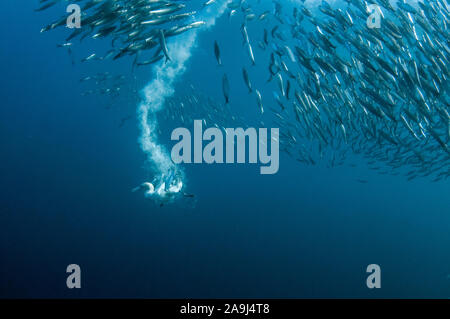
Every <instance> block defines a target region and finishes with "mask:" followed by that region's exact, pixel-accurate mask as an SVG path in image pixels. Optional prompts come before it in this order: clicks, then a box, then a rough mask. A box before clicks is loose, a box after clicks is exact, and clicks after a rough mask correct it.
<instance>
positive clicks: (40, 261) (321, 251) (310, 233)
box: [0, 1, 450, 298]
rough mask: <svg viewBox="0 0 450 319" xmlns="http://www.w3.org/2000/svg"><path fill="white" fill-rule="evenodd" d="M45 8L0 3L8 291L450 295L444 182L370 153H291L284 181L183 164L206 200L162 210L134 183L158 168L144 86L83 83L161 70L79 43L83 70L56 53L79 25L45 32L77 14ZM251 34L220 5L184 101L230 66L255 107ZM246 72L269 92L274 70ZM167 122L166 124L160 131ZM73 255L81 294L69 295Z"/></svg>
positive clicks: (239, 104)
mask: <svg viewBox="0 0 450 319" xmlns="http://www.w3.org/2000/svg"><path fill="white" fill-rule="evenodd" d="M36 7H37V3H35V2H31V1H30V2H27V3H26V4H21V5H18V4H17V3H16V2H15V1H3V2H1V3H0V11H1V12H2V13H3V14H2V19H1V21H0V34H1V37H0V38H1V39H2V43H1V49H0V64H1V67H0V70H1V71H2V77H1V82H2V85H1V88H0V92H1V96H0V97H1V101H2V102H1V107H0V130H1V132H0V148H1V161H0V164H1V165H0V176H1V178H0V194H1V195H0V297H2V298H5V297H8V298H10V297H12V298H17V297H27V298H28V297H31V298H41V297H43V298H47V297H65V298H66V297H67V298H72V297H124V298H129V297H139V298H187V297H189V298H196V297H202V298H220V297H224V298H230V297H233V298H250V297H252V298H282V297H284V298H298V297H332V298H334V297H362V298H366V297H374V298H383V297H389V298H390V297H396V298H398V297H426V298H437V297H439V298H447V297H449V296H450V253H449V249H448V247H449V245H450V232H449V225H450V214H449V213H450V209H449V208H450V196H449V189H450V188H449V187H450V184H449V182H448V180H447V181H442V182H438V183H432V182H431V181H429V180H426V179H415V180H412V181H407V179H406V178H405V177H402V176H390V175H379V174H377V172H375V171H373V170H369V169H368V168H366V166H365V165H364V164H363V162H358V163H357V164H358V166H357V167H351V166H348V165H346V166H343V167H334V168H326V167H322V166H320V165H319V166H304V165H302V164H300V163H298V162H296V161H295V160H294V159H292V158H290V157H289V156H287V155H286V154H285V153H283V152H281V153H280V170H279V172H278V173H277V174H275V175H260V174H259V165H250V164H247V165H243V164H236V165H212V166H208V165H194V164H192V165H185V166H184V170H185V174H186V182H187V187H188V190H189V192H191V193H193V194H195V195H196V199H197V204H196V206H195V208H194V209H193V208H191V207H185V206H183V205H177V204H174V205H166V206H163V207H159V205H157V204H155V203H154V202H152V201H149V200H148V199H145V198H144V197H143V196H139V195H138V194H136V193H132V192H131V191H130V190H131V189H132V188H133V187H135V186H136V185H138V184H139V183H141V182H142V181H144V180H147V179H149V178H150V176H149V172H148V170H147V169H146V168H145V167H144V166H145V154H144V153H143V152H142V151H141V149H140V146H139V144H138V137H139V134H140V131H139V128H138V122H137V118H136V108H137V105H138V103H139V100H140V98H139V94H138V93H136V92H133V91H132V90H131V89H130V90H129V91H128V92H126V93H124V95H125V96H126V98H121V99H120V100H119V101H118V102H117V101H116V102H115V101H114V99H108V98H105V97H103V96H101V95H100V96H99V95H88V96H82V95H81V93H83V92H84V91H85V90H86V86H83V85H84V84H81V83H80V81H79V79H80V78H81V77H82V76H85V75H86V74H91V73H96V72H100V70H101V71H105V70H107V71H109V72H111V73H114V74H126V75H127V76H128V78H133V76H136V79H134V78H133V80H132V82H130V84H129V85H130V87H135V88H136V89H137V90H138V91H139V90H141V89H142V88H143V87H144V86H145V85H146V84H147V83H148V82H149V81H150V80H151V79H152V68H151V67H148V68H141V69H139V70H138V71H136V73H135V74H132V73H131V62H132V61H131V59H124V60H123V61H122V60H117V61H113V62H105V63H103V64H101V65H99V64H98V63H83V64H81V63H80V62H79V60H80V59H81V58H82V57H84V56H87V55H89V54H90V53H92V52H93V51H96V50H101V49H103V50H104V49H105V48H108V45H109V43H106V42H105V41H103V42H102V41H90V42H88V43H84V44H82V45H79V47H77V48H76V50H74V51H75V52H74V54H75V56H76V58H77V61H76V63H75V65H72V63H71V59H70V57H69V56H68V54H67V52H66V50H64V49H61V48H56V44H57V43H61V41H62V39H64V38H65V37H66V36H67V35H68V34H69V32H70V31H68V30H67V29H65V28H61V29H60V30H55V31H52V32H50V33H44V34H41V33H39V30H40V29H41V28H42V26H44V25H46V24H48V23H49V21H53V20H55V19H57V18H58V17H60V16H61V15H63V14H64V9H65V8H64V7H63V6H59V7H57V8H53V9H52V10H49V11H45V12H43V13H35V12H33V10H34V9H35V8H36ZM55 14H56V16H55ZM239 28H240V21H239V20H231V21H230V20H229V19H228V17H227V16H226V15H224V16H223V17H221V18H219V19H218V20H217V23H216V25H215V26H214V27H212V28H210V29H208V30H205V31H202V32H199V34H198V42H197V45H196V47H195V48H194V49H193V50H192V57H191V59H190V60H189V61H188V63H187V64H186V67H187V70H186V72H185V74H183V75H182V76H181V78H180V79H178V81H177V83H176V85H175V95H176V94H177V93H176V92H178V91H182V90H183V88H184V87H185V86H186V84H187V83H192V84H194V85H195V87H197V88H199V89H201V91H202V92H204V93H207V94H208V95H210V96H211V97H212V98H214V99H216V100H218V101H219V100H220V101H222V100H223V96H222V87H221V80H222V75H223V72H224V70H226V72H227V74H228V76H229V78H230V80H231V81H230V82H231V100H232V103H231V104H230V105H229V106H228V107H230V108H236V109H239V110H240V111H241V112H242V113H243V114H248V116H249V117H250V115H251V114H254V112H255V111H256V110H255V109H256V105H255V101H254V96H250V95H248V93H247V90H246V88H245V86H244V85H243V83H242V79H241V73H240V72H241V68H242V66H243V65H244V64H245V65H247V66H248V65H249V61H248V57H247V55H246V52H245V51H244V49H243V48H242V39H241V37H240V31H239ZM252 28H253V29H252V30H250V31H252V32H259V33H261V32H260V31H261V30H262V27H261V26H258V25H257V24H256V25H252ZM214 40H218V41H219V42H220V45H221V49H222V60H223V61H224V66H223V67H217V66H216V61H215V58H214V54H213V43H214ZM174 41H176V40H175V39H174ZM241 51H242V52H241ZM258 63H261V64H262V63H266V62H265V61H261V62H259V61H258V60H257V64H258ZM248 68H249V71H250V73H251V76H252V78H260V79H261V86H262V85H263V84H262V83H264V82H265V80H266V78H267V71H266V67H261V68H254V69H250V67H249V66H248ZM263 71H264V73H263ZM257 72H261V73H260V74H259V73H257ZM252 112H253V113H252ZM130 115H131V118H130V120H128V121H127V122H126V123H125V125H124V126H123V127H119V126H120V122H121V119H122V118H124V117H126V116H130ZM249 122H251V123H253V122H252V121H251V120H250V119H249ZM171 131H172V128H171V127H170V124H169V125H166V126H164V127H162V136H161V139H163V140H164V139H165V140H167V139H169V138H170V133H171ZM167 147H168V148H170V145H167ZM350 161H351V162H355V161H358V159H356V158H355V159H350ZM358 179H364V180H367V181H368V183H360V182H358ZM73 263H75V264H78V265H80V267H81V269H82V288H81V289H73V290H69V289H67V287H66V277H67V274H66V267H67V265H69V264H73ZM369 264H378V265H380V267H381V269H382V288H381V289H373V290H370V289H368V288H367V286H366V277H367V275H368V274H367V273H366V267H367V265H369Z"/></svg>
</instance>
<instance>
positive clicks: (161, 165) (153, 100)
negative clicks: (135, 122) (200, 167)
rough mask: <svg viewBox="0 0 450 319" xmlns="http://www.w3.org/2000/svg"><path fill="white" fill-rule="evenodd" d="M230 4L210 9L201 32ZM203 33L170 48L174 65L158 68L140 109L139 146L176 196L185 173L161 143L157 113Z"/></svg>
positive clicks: (194, 32) (204, 15)
mask: <svg viewBox="0 0 450 319" xmlns="http://www.w3.org/2000/svg"><path fill="white" fill-rule="evenodd" d="M228 2H230V1H223V3H222V4H220V5H219V4H215V5H211V6H210V7H206V8H205V9H204V10H203V11H202V14H201V15H200V16H199V19H198V20H200V21H204V22H205V23H206V25H205V26H204V27H202V28H201V29H205V28H210V27H212V26H214V25H215V23H216V20H217V19H218V18H219V17H220V16H221V15H222V14H223V13H224V12H225V9H226V7H227V4H228ZM201 29H194V30H191V31H188V33H186V34H185V35H182V36H180V37H179V38H177V41H176V42H170V43H168V44H167V47H168V51H169V54H170V58H171V61H168V62H161V63H160V64H159V65H157V66H155V67H154V72H153V73H154V79H153V80H152V81H151V82H150V83H149V84H148V85H147V86H146V87H145V88H144V89H143V95H144V99H143V101H142V102H141V103H140V105H139V106H138V109H137V113H138V114H137V115H138V119H139V126H140V129H141V136H140V138H139V142H140V144H141V148H142V150H143V151H144V153H146V154H147V159H148V161H149V163H150V165H151V169H152V170H153V173H154V174H155V178H156V179H157V180H159V181H160V182H162V183H164V182H165V183H166V184H165V187H166V188H167V189H169V188H171V187H172V189H173V190H175V191H176V192H179V191H180V190H181V188H182V187H183V180H184V172H183V169H182V168H181V167H179V166H177V165H175V164H174V163H173V162H172V160H171V157H170V154H169V152H168V151H167V149H166V148H165V146H164V145H162V144H160V143H159V141H158V136H157V128H158V122H157V118H156V113H157V112H158V111H160V110H161V109H162V108H164V102H165V101H166V99H167V98H168V97H170V96H172V95H173V93H174V83H175V81H176V80H177V79H178V77H179V76H181V75H182V74H183V73H184V72H185V71H186V65H185V64H186V62H187V61H188V60H189V58H190V57H191V55H192V50H193V48H194V47H195V45H196V42H197V36H198V32H199V30H201Z"/></svg>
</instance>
